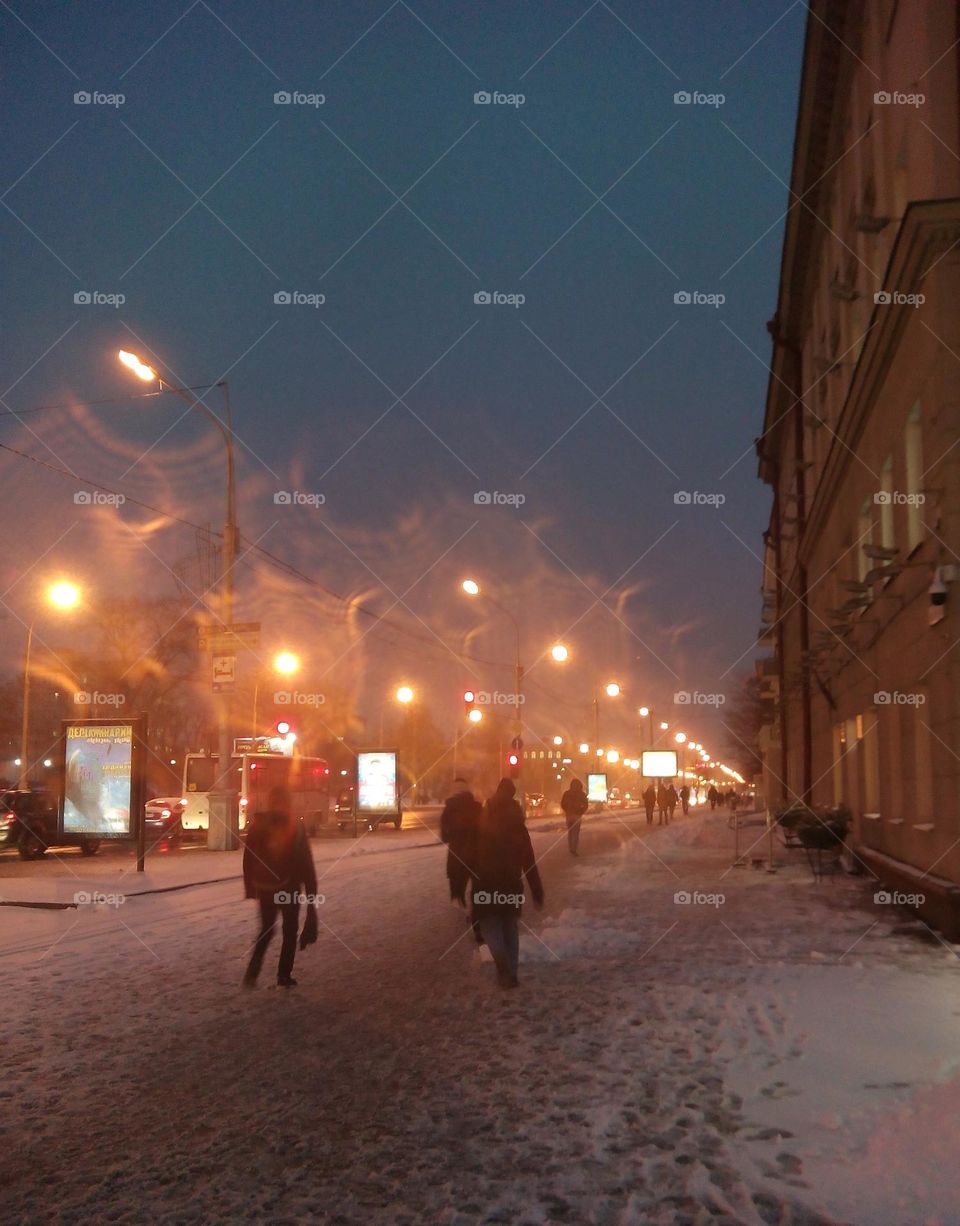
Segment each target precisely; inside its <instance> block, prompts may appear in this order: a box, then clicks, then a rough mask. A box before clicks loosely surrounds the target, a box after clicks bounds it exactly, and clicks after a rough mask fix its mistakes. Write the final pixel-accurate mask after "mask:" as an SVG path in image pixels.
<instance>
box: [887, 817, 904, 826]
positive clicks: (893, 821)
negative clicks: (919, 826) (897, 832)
mask: <svg viewBox="0 0 960 1226" xmlns="http://www.w3.org/2000/svg"><path fill="white" fill-rule="evenodd" d="M887 821H888V822H889V823H890V825H891V826H902V825H903V818H902V817H888V818H887Z"/></svg>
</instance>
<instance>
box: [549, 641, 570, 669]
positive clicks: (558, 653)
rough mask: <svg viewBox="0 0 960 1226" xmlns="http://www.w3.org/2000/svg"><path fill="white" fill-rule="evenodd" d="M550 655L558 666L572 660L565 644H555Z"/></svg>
mask: <svg viewBox="0 0 960 1226" xmlns="http://www.w3.org/2000/svg"><path fill="white" fill-rule="evenodd" d="M550 654H551V655H552V656H553V658H554V659H555V660H556V662H557V663H558V664H563V663H564V662H565V661H567V660H569V658H570V651H569V648H567V647H566V645H565V644H563V643H554V645H553V646H552V647H551V648H550Z"/></svg>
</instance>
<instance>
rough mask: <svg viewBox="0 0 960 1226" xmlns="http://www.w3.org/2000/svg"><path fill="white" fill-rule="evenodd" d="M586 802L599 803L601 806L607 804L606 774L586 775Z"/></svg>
mask: <svg viewBox="0 0 960 1226" xmlns="http://www.w3.org/2000/svg"><path fill="white" fill-rule="evenodd" d="M587 800H590V801H599V803H600V804H602V805H605V804H606V803H607V776H606V773H603V774H597V775H587Z"/></svg>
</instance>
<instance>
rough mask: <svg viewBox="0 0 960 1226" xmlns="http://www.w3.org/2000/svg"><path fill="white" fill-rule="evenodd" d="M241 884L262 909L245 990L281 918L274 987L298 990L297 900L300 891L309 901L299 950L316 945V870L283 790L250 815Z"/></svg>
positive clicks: (274, 791)
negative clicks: (294, 975) (296, 965)
mask: <svg viewBox="0 0 960 1226" xmlns="http://www.w3.org/2000/svg"><path fill="white" fill-rule="evenodd" d="M243 884H244V890H245V892H246V896H247V898H255V899H256V900H257V903H258V905H259V908H260V928H259V931H258V933H257V939H256V941H255V942H254V945H253V952H252V953H251V955H250V961H249V963H248V965H247V970H246V974H245V975H244V977H243V986H244V987H245V988H253V987H255V986H256V983H257V977H258V975H259V974H260V968H261V967H262V966H263V958H264V955H265V954H266V952H267V946H268V945H269V944H270V941H271V940H272V938H273V929H274V925H275V924H276V920H277V914H278V913H279V914H280V917H281V927H282V932H283V939H282V943H281V946H280V962H279V966H278V968H277V985H278V987H281V988H294V987H296V986H297V981H296V979H294V978H293V960H294V957H295V956H296V952H297V928H298V926H299V923H300V894H301V890H303V891H304V892H305V893H306V895H307V911H306V918H305V920H304V925H303V933H302V935H301V937H300V948H301V949H303V948H304V947H305V946H306V945H312V944H313V942H314V941H316V939H317V908H316V894H317V870H316V869H315V868H314V864H313V854H312V852H311V851H310V843H309V841H308V839H307V832H306V830H305V829H304V826H303V822H302V821H301V820H300V819H299V818H296V817H294V816H293V813H292V811H291V802H290V792H289V790H288V789H287V788H285V787H275V788H271V789H270V793H269V796H268V798H267V808H266V809H265V810H263V811H262V812H258V813H254V815H253V819H252V821H251V823H250V831H249V833H248V835H247V840H246V845H245V847H244V849H243Z"/></svg>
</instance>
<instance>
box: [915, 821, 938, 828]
mask: <svg viewBox="0 0 960 1226" xmlns="http://www.w3.org/2000/svg"><path fill="white" fill-rule="evenodd" d="M913 828H914V830H936V826H935V825H934V823H933V822H914V823H913Z"/></svg>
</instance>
